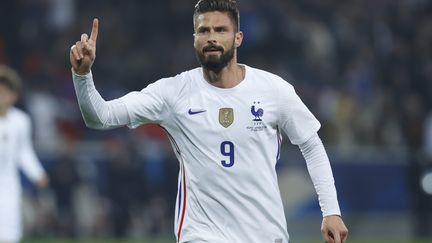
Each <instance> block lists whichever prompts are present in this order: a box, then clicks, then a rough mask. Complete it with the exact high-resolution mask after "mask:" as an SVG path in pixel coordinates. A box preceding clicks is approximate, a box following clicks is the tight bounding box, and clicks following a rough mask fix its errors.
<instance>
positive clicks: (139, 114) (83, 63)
mask: <svg viewBox="0 0 432 243" xmlns="http://www.w3.org/2000/svg"><path fill="white" fill-rule="evenodd" d="M98 28H99V21H98V20H97V19H94V20H93V27H92V31H91V35H90V38H89V37H88V36H87V34H82V35H81V40H80V41H77V42H76V43H75V45H73V46H72V47H71V50H70V54H69V58H70V62H71V65H72V73H73V82H74V87H75V91H76V95H77V98H78V104H79V107H80V110H81V113H82V116H83V118H84V121H85V123H86V125H87V126H88V127H90V128H96V129H109V128H115V127H120V126H125V125H127V126H129V127H131V128H134V127H137V126H138V125H141V124H144V123H148V122H156V123H158V122H161V121H162V120H163V119H164V118H165V117H166V116H167V114H168V111H169V107H168V106H167V105H166V103H165V101H164V99H163V96H164V95H163V93H166V87H165V88H161V87H160V86H161V85H163V84H165V83H166V81H168V79H165V81H163V82H157V83H154V84H151V85H149V86H148V87H147V88H146V89H143V90H142V91H141V92H131V93H129V94H127V95H125V96H123V97H121V98H119V99H115V100H111V101H105V100H104V99H103V98H102V96H101V95H100V94H99V92H98V91H97V90H96V88H95V85H94V83H93V77H92V73H91V71H90V70H91V66H92V65H93V62H94V60H95V58H96V39H97V35H98Z"/></svg>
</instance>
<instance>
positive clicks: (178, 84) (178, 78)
mask: <svg viewBox="0 0 432 243" xmlns="http://www.w3.org/2000/svg"><path fill="white" fill-rule="evenodd" d="M199 75H200V69H199V68H195V69H191V70H187V71H184V72H182V73H179V74H177V75H175V76H171V77H166V78H161V79H159V80H157V81H156V82H154V83H151V84H149V85H148V86H147V88H157V89H160V91H161V92H163V93H169V94H172V93H173V92H174V93H176V92H179V91H181V90H182V89H183V88H184V87H186V86H188V85H190V83H191V80H194V79H195V78H196V77H197V76H199ZM143 90H145V89H143Z"/></svg>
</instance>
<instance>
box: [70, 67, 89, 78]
mask: <svg viewBox="0 0 432 243" xmlns="http://www.w3.org/2000/svg"><path fill="white" fill-rule="evenodd" d="M71 71H72V77H73V79H77V80H86V79H89V78H92V76H93V74H92V71H91V70H90V72H88V73H86V74H77V73H76V72H75V71H74V70H73V68H71Z"/></svg>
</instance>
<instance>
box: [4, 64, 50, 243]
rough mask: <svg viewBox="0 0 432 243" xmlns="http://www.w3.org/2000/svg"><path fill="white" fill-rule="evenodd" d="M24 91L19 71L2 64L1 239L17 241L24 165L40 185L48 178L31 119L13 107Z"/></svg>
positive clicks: (19, 235) (19, 231)
mask: <svg viewBox="0 0 432 243" xmlns="http://www.w3.org/2000/svg"><path fill="white" fill-rule="evenodd" d="M20 91H21V80H20V77H19V76H18V74H17V73H16V72H15V71H14V70H12V69H11V68H9V67H7V66H3V65H0V242H1V243H16V242H19V241H20V239H21V236H22V225H21V224H22V223H21V184H20V178H19V172H18V171H19V169H21V170H22V171H23V172H24V173H25V174H26V175H27V176H28V177H29V178H30V179H31V180H32V181H33V182H34V183H35V184H36V185H37V186H38V187H39V188H44V187H46V186H47V184H48V179H47V176H46V174H45V171H44V169H43V168H42V166H41V164H40V162H39V160H38V158H37V157H36V154H35V152H34V149H33V144H32V138H31V121H30V118H29V116H28V115H27V114H26V113H24V112H23V111H22V110H20V109H18V108H16V107H14V104H15V103H16V102H17V100H18V96H19V94H20Z"/></svg>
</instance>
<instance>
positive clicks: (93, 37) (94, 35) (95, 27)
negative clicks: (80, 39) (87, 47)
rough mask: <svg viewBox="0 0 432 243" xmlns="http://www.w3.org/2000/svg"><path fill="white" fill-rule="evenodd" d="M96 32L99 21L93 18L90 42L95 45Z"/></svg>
mask: <svg viewBox="0 0 432 243" xmlns="http://www.w3.org/2000/svg"><path fill="white" fill-rule="evenodd" d="M98 30H99V20H98V19H97V18H94V19H93V27H92V31H91V34H90V40H92V41H94V43H96V40H97V35H98Z"/></svg>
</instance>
